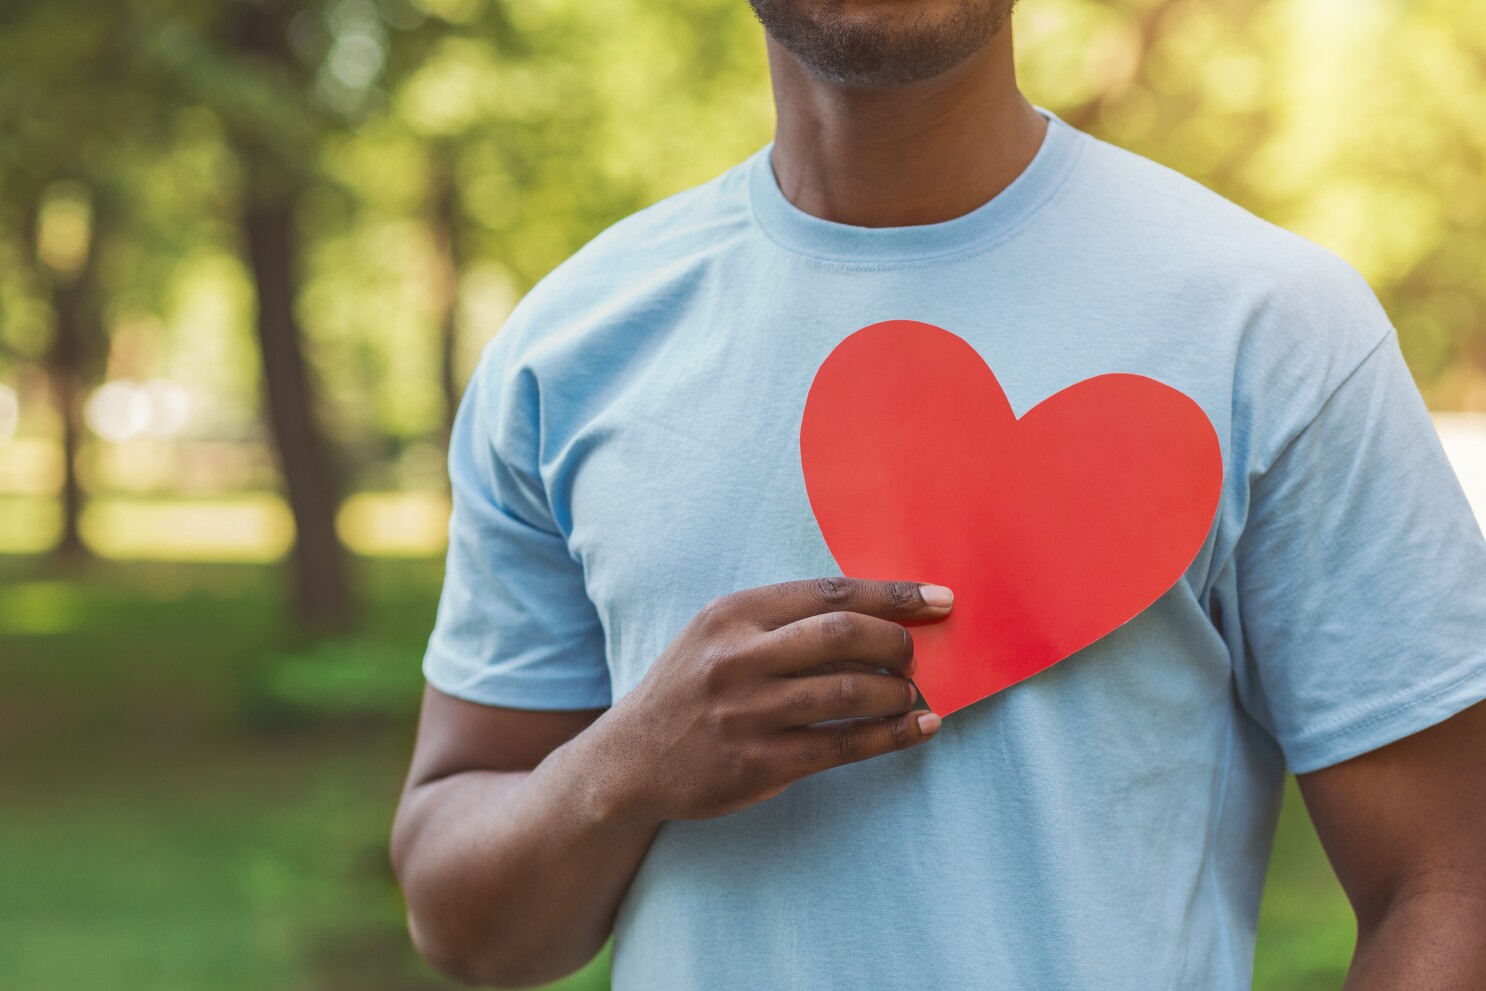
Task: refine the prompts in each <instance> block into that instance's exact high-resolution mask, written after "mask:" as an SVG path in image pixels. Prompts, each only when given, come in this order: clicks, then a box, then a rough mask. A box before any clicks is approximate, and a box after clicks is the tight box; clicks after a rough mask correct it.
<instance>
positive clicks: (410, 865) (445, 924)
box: [393, 720, 659, 986]
mask: <svg viewBox="0 0 1486 991" xmlns="http://www.w3.org/2000/svg"><path fill="white" fill-rule="evenodd" d="M603 737H604V727H603V720H600V721H599V722H598V723H595V724H594V725H593V726H592V727H590V728H589V729H587V730H585V731H584V732H582V733H580V734H579V735H578V736H577V737H575V738H574V739H573V740H571V741H569V742H568V743H566V744H564V745H563V746H561V747H558V748H557V749H556V750H554V751H553V752H552V753H551V754H550V755H548V757H547V758H546V759H545V760H543V761H542V762H541V763H540V764H539V765H538V766H537V767H536V768H535V769H534V770H532V771H522V772H496V771H472V772H466V773H461V774H455V775H451V776H449V777H447V778H443V779H440V780H436V781H431V782H427V783H424V784H420V785H417V786H416V787H414V788H412V789H410V790H409V791H408V793H407V794H406V796H405V797H404V799H403V802H402V805H401V807H400V808H399V811H398V816H397V823H396V826H395V828H394V837H393V859H394V864H395V867H396V870H397V874H398V878H399V880H400V882H401V884H402V887H403V891H404V893H405V895H406V897H407V902H408V916H409V928H410V929H411V931H412V935H413V940H414V942H415V944H416V945H417V947H418V949H419V952H420V953H422V954H423V956H424V957H425V958H426V959H427V960H428V961H429V962H430V963H431V964H433V965H434V966H435V967H437V968H438V969H440V970H442V971H444V972H445V973H446V974H448V975H450V976H452V977H455V978H457V979H459V980H462V981H465V982H467V983H480V984H493V985H497V986H525V985H529V984H536V983H541V982H543V981H548V980H553V979H555V978H557V977H561V976H562V975H564V974H566V973H569V972H571V971H573V970H576V969H577V968H578V967H580V966H582V965H583V964H584V963H585V962H587V961H588V960H589V959H590V958H591V957H592V956H593V955H594V954H595V953H597V952H598V950H599V949H600V948H601V947H602V946H603V944H604V940H605V939H606V938H607V937H608V934H609V930H610V927H611V925H612V923H613V918H614V912H615V909H616V907H617V906H618V904H619V901H620V899H621V898H622V897H623V895H624V892H625V890H626V889H627V888H628V886H629V883H630V880H631V878H632V877H633V876H634V873H635V871H636V869H637V868H638V866H639V864H640V861H641V860H642V859H643V858H644V856H645V851H646V850H647V849H648V848H649V846H650V843H651V841H652V840H653V839H654V837H655V833H656V830H657V828H658V827H659V823H658V822H647V821H643V820H641V821H636V820H634V819H631V818H626V817H623V816H620V815H617V814H616V812H617V807H616V806H615V805H614V803H613V796H614V793H615V792H614V790H613V789H612V788H610V787H609V785H610V784H611V783H612V782H611V780H609V779H608V777H607V771H608V769H609V768H612V767H614V766H615V762H613V761H611V760H608V759H606V757H605V754H604V753H603V751H604V750H605V748H606V741H605V740H604V738H603Z"/></svg>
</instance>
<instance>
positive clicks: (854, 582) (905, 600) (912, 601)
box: [735, 577, 954, 630]
mask: <svg viewBox="0 0 1486 991" xmlns="http://www.w3.org/2000/svg"><path fill="white" fill-rule="evenodd" d="M735 594H737V595H740V596H753V597H756V598H757V600H758V601H757V603H753V602H750V603H749V605H750V606H755V608H753V609H750V612H751V614H752V615H753V616H754V617H755V619H756V620H757V621H758V622H759V623H761V624H762V625H763V626H764V628H765V629H770V630H773V629H778V628H779V627H781V626H785V625H788V624H789V623H793V622H795V621H796V620H800V619H804V618H805V617H807V616H818V615H821V614H823V613H831V612H855V613H862V614H864V615H867V616H876V617H878V618H879V619H897V620H902V619H920V620H922V619H937V618H939V617H942V616H947V615H948V614H949V610H950V606H951V605H952V604H953V602H954V593H952V592H951V591H950V590H949V589H947V588H944V587H943V586H941V585H926V584H923V583H921V582H912V581H874V580H871V579H866V578H838V577H828V578H811V579H808V580H806V581H794V582H781V583H780V584H777V585H765V586H763V587H762V588H756V589H749V590H747V591H745V592H739V593H735Z"/></svg>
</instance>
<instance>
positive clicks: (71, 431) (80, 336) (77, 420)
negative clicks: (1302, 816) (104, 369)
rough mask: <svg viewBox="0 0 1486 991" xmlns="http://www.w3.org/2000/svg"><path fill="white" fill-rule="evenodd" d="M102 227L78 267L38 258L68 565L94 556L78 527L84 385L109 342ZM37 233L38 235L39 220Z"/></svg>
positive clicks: (58, 553) (95, 228)
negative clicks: (47, 300)
mask: <svg viewBox="0 0 1486 991" xmlns="http://www.w3.org/2000/svg"><path fill="white" fill-rule="evenodd" d="M95 210H96V205H95ZM34 217H36V215H35V214H33V218H34ZM99 227H100V224H99V221H98V217H97V216H96V213H95V216H94V218H93V221H92V230H91V231H90V232H89V235H88V243H87V247H86V249H85V251H86V253H85V254H84V255H83V257H82V258H81V259H80V261H79V264H78V266H77V268H75V269H73V270H71V271H66V272H62V271H55V270H53V269H51V268H50V267H49V266H47V265H46V264H45V263H44V262H43V261H42V260H41V259H40V257H39V252H38V258H37V270H38V271H45V272H46V273H47V274H48V275H49V277H50V282H51V303H52V315H53V334H52V344H51V347H50V349H48V351H47V355H46V369H47V376H48V378H49V380H50V382H51V388H52V394H53V396H54V397H55V399H56V403H57V415H58V419H60V420H61V424H62V538H61V540H60V542H58V544H57V546H56V547H55V548H54V550H53V554H54V556H55V557H56V558H57V560H59V561H61V562H64V563H74V562H77V561H80V560H82V559H84V558H86V557H88V556H89V551H88V547H87V545H86V544H84V543H83V539H82V533H81V531H80V529H79V525H78V523H79V520H80V519H81V517H82V510H83V502H84V496H83V489H82V483H81V482H80V481H79V479H78V471H77V462H78V456H79V453H80V450H81V448H82V433H83V410H82V406H83V389H84V383H85V381H86V379H87V373H88V366H89V365H90V364H91V363H92V361H93V359H94V358H96V356H97V354H98V352H99V350H100V349H101V347H102V341H103V309H102V301H101V299H100V297H99V287H98V254H99V251H98V242H99ZM33 230H37V228H36V227H35V224H34V220H33Z"/></svg>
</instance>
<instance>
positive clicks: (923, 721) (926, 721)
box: [918, 712, 943, 736]
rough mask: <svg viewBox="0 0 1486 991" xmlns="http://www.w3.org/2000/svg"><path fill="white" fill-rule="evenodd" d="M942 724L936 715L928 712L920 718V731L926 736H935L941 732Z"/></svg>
mask: <svg viewBox="0 0 1486 991" xmlns="http://www.w3.org/2000/svg"><path fill="white" fill-rule="evenodd" d="M941 722H943V720H942V719H940V718H939V717H938V716H936V715H934V713H932V712H926V713H924V714H923V715H922V716H919V717H918V731H919V732H920V733H922V734H923V735H924V736H933V735H934V734H935V733H937V732H939V724H940V723H941Z"/></svg>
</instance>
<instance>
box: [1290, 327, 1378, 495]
mask: <svg viewBox="0 0 1486 991" xmlns="http://www.w3.org/2000/svg"><path fill="white" fill-rule="evenodd" d="M1397 333H1398V331H1397V329H1395V328H1394V326H1393V325H1392V324H1391V323H1390V324H1389V325H1388V329H1387V330H1385V331H1384V332H1383V336H1381V337H1379V338H1378V339H1377V340H1376V341H1374V342H1373V343H1372V345H1371V346H1370V347H1369V348H1368V349H1367V352H1366V353H1365V354H1363V356H1362V357H1361V358H1359V359H1358V360H1357V364H1355V365H1353V366H1352V368H1351V369H1350V370H1349V371H1348V372H1347V374H1345V375H1343V376H1342V378H1341V381H1339V382H1337V383H1336V385H1335V386H1333V387H1332V389H1331V391H1330V392H1328V393H1327V394H1326V398H1325V399H1323V400H1321V402H1320V403H1319V404H1318V405H1317V406H1316V411H1315V412H1314V413H1312V414H1311V415H1310V416H1309V417H1307V418H1306V421H1305V423H1304V425H1302V426H1301V427H1300V428H1299V429H1298V430H1296V431H1295V433H1294V434H1293V435H1292V436H1290V437H1288V438H1287V439H1286V440H1285V442H1284V443H1283V444H1281V445H1280V447H1279V449H1278V450H1277V451H1275V453H1274V455H1273V456H1272V457H1270V458H1268V459H1267V460H1266V461H1265V464H1264V471H1263V472H1261V474H1268V473H1269V472H1270V471H1272V470H1273V469H1274V466H1275V465H1277V464H1279V463H1280V461H1281V460H1282V459H1283V458H1284V457H1285V455H1286V454H1288V453H1289V451H1290V449H1291V448H1292V447H1294V446H1295V443H1296V442H1297V441H1299V440H1300V438H1301V437H1303V436H1305V434H1306V432H1307V431H1308V430H1310V428H1311V427H1312V426H1313V425H1314V424H1315V423H1316V421H1318V420H1319V419H1321V414H1322V413H1325V412H1326V408H1327V407H1328V406H1330V405H1331V403H1332V401H1333V400H1335V399H1336V397H1337V396H1339V395H1340V394H1341V391H1342V390H1343V389H1345V388H1346V387H1347V383H1349V382H1351V381H1352V379H1354V378H1356V377H1357V373H1358V372H1360V371H1362V369H1363V368H1364V367H1365V366H1366V365H1367V364H1368V362H1370V361H1372V359H1373V356H1374V355H1376V354H1377V353H1378V352H1379V351H1381V350H1382V348H1383V345H1384V344H1387V343H1388V342H1389V341H1390V340H1392V339H1394V337H1395V336H1396V335H1397Z"/></svg>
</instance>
